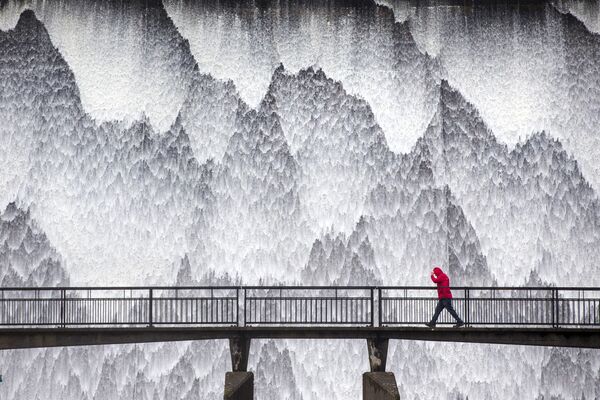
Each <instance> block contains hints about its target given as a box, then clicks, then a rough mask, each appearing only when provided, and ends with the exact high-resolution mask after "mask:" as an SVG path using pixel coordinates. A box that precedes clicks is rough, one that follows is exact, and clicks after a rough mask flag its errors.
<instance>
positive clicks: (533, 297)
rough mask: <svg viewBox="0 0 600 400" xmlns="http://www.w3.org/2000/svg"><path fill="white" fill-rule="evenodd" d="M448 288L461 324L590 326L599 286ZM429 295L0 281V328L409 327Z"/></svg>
mask: <svg viewBox="0 0 600 400" xmlns="http://www.w3.org/2000/svg"><path fill="white" fill-rule="evenodd" d="M452 292H453V296H454V298H453V306H454V308H455V310H456V311H457V312H458V314H459V315H460V316H461V318H462V319H463V320H464V321H465V323H466V325H467V326H479V327H494V326H522V327H540V328H541V327H554V328H556V327H600V288H575V287H536V288H534V287H528V288H527V287H525V288H524V287H453V288H452ZM437 302H438V299H437V292H436V288H435V287H430V286H427V287H423V286H396V287H391V286H387V287H370V286H352V287H335V286H327V287H325V286H246V287H236V286H227V287H209V286H197V287H185V286H180V287H167V286H154V287H89V288H88V287H63V288H0V326H10V327H36V326H47V327H74V326H78V327H96V326H181V325H184V326H234V327H243V326H269V325H270V326H290V327H292V326H294V327H298V326H351V327H365V326H369V327H376V326H381V327H392V326H414V325H417V326H419V325H422V324H424V323H426V322H428V321H430V319H431V317H432V315H433V313H434V310H435V307H436V305H437ZM450 323H454V321H453V320H452V318H451V317H450V315H449V314H448V312H446V311H443V312H442V314H441V315H440V318H439V320H438V324H450Z"/></svg>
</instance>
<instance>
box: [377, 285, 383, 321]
mask: <svg viewBox="0 0 600 400" xmlns="http://www.w3.org/2000/svg"><path fill="white" fill-rule="evenodd" d="M382 305H383V304H382V302H381V288H377V320H378V321H377V323H378V326H379V327H381V326H383V324H382V316H383V307H382Z"/></svg>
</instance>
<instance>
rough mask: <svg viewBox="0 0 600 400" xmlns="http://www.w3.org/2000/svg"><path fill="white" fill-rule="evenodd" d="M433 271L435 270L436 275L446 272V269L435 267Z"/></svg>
mask: <svg viewBox="0 0 600 400" xmlns="http://www.w3.org/2000/svg"><path fill="white" fill-rule="evenodd" d="M433 272H435V274H436V275H441V274H443V273H444V271H442V269H441V268H440V267H435V268H434V269H433Z"/></svg>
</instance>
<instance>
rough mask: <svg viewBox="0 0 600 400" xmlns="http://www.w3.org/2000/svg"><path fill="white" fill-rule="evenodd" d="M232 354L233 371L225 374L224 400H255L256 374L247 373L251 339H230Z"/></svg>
mask: <svg viewBox="0 0 600 400" xmlns="http://www.w3.org/2000/svg"><path fill="white" fill-rule="evenodd" d="M229 352H230V353H231V369H232V370H233V371H231V372H227V373H225V393H224V395H223V399H224V400H253V398H254V374H253V373H252V372H247V371H246V370H247V369H248V353H249V352H250V339H247V338H245V337H234V338H231V339H229Z"/></svg>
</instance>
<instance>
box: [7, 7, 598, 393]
mask: <svg viewBox="0 0 600 400" xmlns="http://www.w3.org/2000/svg"><path fill="white" fill-rule="evenodd" d="M427 3H428V4H423V2H412V1H402V0H380V1H378V2H377V3H375V2H372V1H369V0H364V1H359V0H355V1H352V0H330V1H325V2H313V1H287V0H284V1H275V0H273V1H269V0H266V1H258V0H257V1H202V2H198V1H191V0H189V1H188V0H165V1H164V2H161V1H159V0H152V1H151V0H146V1H141V0H137V1H127V2H117V1H108V2H107V1H99V0H98V1H95V0H86V1H79V0H55V1H50V0H45V1H42V0H39V1H37V0H19V1H16V0H8V1H0V30H1V31H0V121H1V123H0V202H1V204H0V207H1V208H0V209H1V210H3V211H2V213H1V214H0V282H1V284H2V285H3V286H17V285H27V286H38V285H46V286H53V285H68V284H75V285H85V284H87V285H104V284H119V285H125V284H131V285H133V284H154V283H161V284H171V283H178V284H182V285H187V284H194V283H195V284H234V283H235V284H239V283H245V284H256V283H261V282H263V283H288V284H297V283H303V284H339V285H348V284H350V285H356V284H380V283H384V284H389V285H392V284H410V285H413V284H415V285H416V284H429V283H430V282H428V271H429V270H430V269H431V267H432V266H433V265H442V266H445V267H446V268H447V269H448V270H449V271H450V275H451V277H452V282H453V283H454V284H483V285H494V284H506V285H524V284H532V285H538V284H561V285H578V284H579V285H598V284H600V275H599V274H598V268H597V265H599V264H600V203H599V201H598V195H597V191H598V187H599V186H598V185H600V180H598V176H600V161H598V160H600V157H599V156H600V152H599V149H600V142H599V140H600V139H599V138H600V136H599V134H600V132H599V129H600V128H598V127H599V126H600V35H599V34H598V32H599V24H598V15H599V4H598V2H597V1H584V0H572V1H571V0H569V1H567V0H561V1H553V2H549V3H544V2H535V1H534V2H528V3H527V4H525V5H522V6H520V7H515V6H512V5H511V2H506V3H503V2H497V3H493V2H485V3H486V4H485V5H480V4H478V3H477V2H476V3H475V4H474V5H473V6H470V7H464V6H457V5H453V4H451V3H452V2H448V1H445V2H444V4H441V3H438V2H435V1H431V2H427ZM490 3H492V4H490ZM390 347H391V349H390V360H389V362H388V363H389V366H390V370H391V371H393V372H394V373H395V374H396V377H397V380H398V382H399V384H400V392H401V396H402V398H406V399H440V398H442V399H453V400H454V399H465V398H467V397H468V398H471V399H497V398H500V397H502V398H510V399H577V400H579V399H581V398H586V399H590V398H600V372H599V371H600V357H598V354H597V353H595V352H592V351H583V350H559V349H534V348H527V347H502V346H492V345H473V344H433V343H430V344H423V343H418V342H396V343H392V344H391V346H390ZM229 363H230V361H229V354H228V350H227V347H226V343H224V342H221V341H214V342H199V343H179V344H153V345H139V346H104V347H90V348H77V349H67V348H65V349H47V350H23V351H10V352H2V353H1V354H0V366H1V367H0V368H1V369H0V373H2V375H3V378H4V382H3V383H2V384H1V385H0V398H2V399H3V400H4V399H35V398H44V399H46V398H47V399H88V400H100V399H107V400H108V399H110V400H113V399H132V398H133V399H149V400H166V399H186V400H191V399H218V398H222V390H223V388H222V382H223V374H224V372H225V371H226V370H227V369H229V368H230V365H229ZM250 368H251V369H252V370H253V371H255V374H256V398H257V399H262V400H284V399H290V400H291V399H294V400H300V399H303V400H309V399H322V398H327V399H332V400H336V399H339V400H346V399H354V398H359V397H360V374H361V373H362V372H364V371H366V370H367V368H368V365H367V359H366V348H365V344H364V343H363V341H349V342H345V343H340V342H330V343H325V342H310V341H307V342H301V341H300V342H298V341H296V342H292V341H290V342H286V341H255V342H253V343H252V349H251V359H250ZM564 371H570V372H569V374H568V375H567V374H565V373H564Z"/></svg>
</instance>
